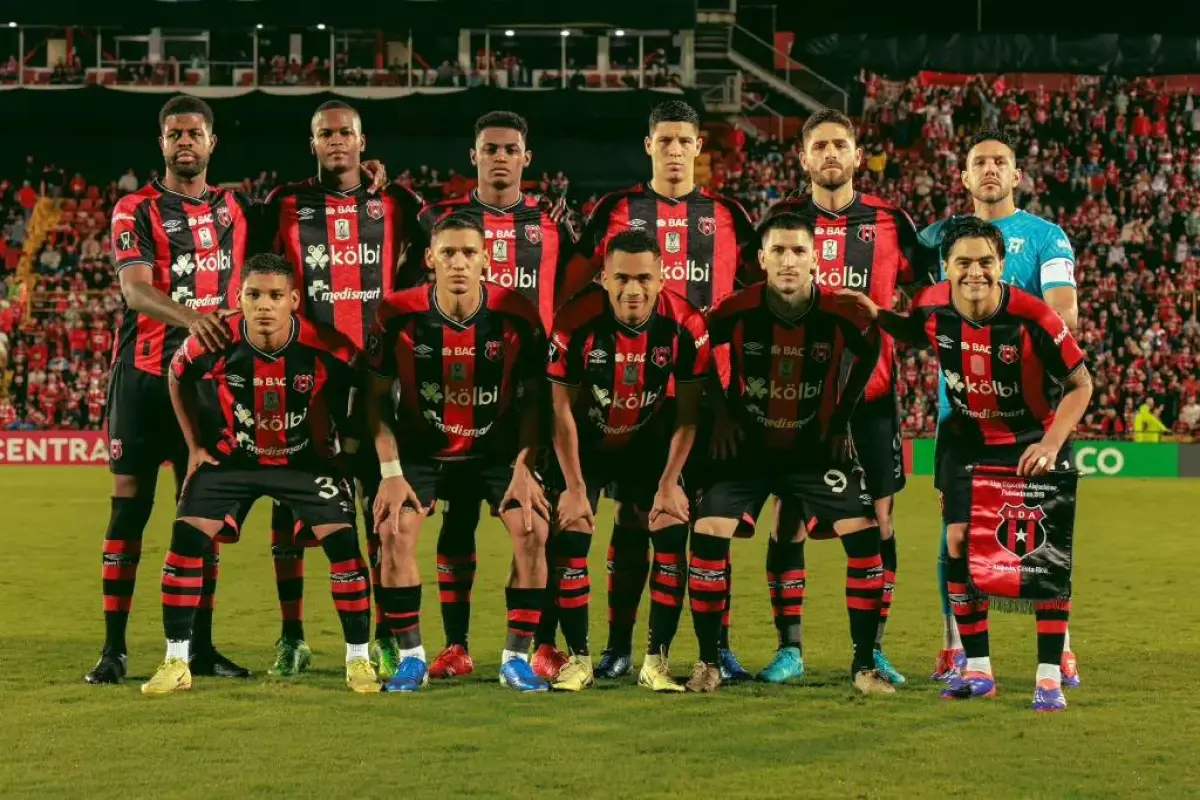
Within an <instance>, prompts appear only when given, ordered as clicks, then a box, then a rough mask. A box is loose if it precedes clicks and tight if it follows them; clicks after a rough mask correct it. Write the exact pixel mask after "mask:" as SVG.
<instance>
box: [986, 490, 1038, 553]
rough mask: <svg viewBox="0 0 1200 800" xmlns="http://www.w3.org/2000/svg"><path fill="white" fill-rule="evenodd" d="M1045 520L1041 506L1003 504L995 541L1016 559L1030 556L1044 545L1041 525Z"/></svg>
mask: <svg viewBox="0 0 1200 800" xmlns="http://www.w3.org/2000/svg"><path fill="white" fill-rule="evenodd" d="M1045 518H1046V512H1045V511H1043V510H1042V507H1041V506H1032V507H1030V506H1027V505H1024V504H1022V505H1019V506H1014V505H1010V504H1008V503H1005V504H1004V506H1003V507H1002V508H1001V509H1000V524H999V525H997V526H996V541H997V542H998V543H999V544H1000V546H1001V547H1003V548H1004V549H1005V550H1007V551H1008V552H1010V553H1012V554H1013V555H1014V556H1016V557H1017V558H1025V557H1026V556H1029V555H1032V554H1033V553H1034V552H1036V551H1037V550H1039V549H1041V548H1042V547H1043V546H1044V545H1045V544H1046V538H1047V537H1046V528H1045V527H1044V526H1043V525H1042V521H1043V520H1044V519H1045Z"/></svg>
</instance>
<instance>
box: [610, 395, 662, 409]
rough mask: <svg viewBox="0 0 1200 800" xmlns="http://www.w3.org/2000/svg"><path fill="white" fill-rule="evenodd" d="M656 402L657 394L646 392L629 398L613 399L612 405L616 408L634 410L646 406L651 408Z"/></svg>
mask: <svg viewBox="0 0 1200 800" xmlns="http://www.w3.org/2000/svg"><path fill="white" fill-rule="evenodd" d="M657 401H658V392H650V391H646V392H642V393H641V394H635V395H632V396H630V397H617V398H614V399H613V401H612V404H613V405H614V406H615V407H617V408H627V409H635V408H645V407H647V406H652V405H654V404H655V403H656V402H657Z"/></svg>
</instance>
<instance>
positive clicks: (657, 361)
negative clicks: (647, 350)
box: [650, 347, 671, 369]
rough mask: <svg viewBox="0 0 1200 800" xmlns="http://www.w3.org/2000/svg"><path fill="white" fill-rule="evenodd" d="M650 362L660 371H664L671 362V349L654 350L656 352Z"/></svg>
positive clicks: (658, 348)
mask: <svg viewBox="0 0 1200 800" xmlns="http://www.w3.org/2000/svg"><path fill="white" fill-rule="evenodd" d="M650 360H651V361H652V362H654V366H656V367H658V368H659V369H663V368H664V367H666V366H667V363H668V362H669V361H670V360H671V348H669V347H656V348H654V351H653V352H652V353H651V354H650Z"/></svg>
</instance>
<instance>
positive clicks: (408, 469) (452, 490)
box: [400, 455, 513, 510]
mask: <svg viewBox="0 0 1200 800" xmlns="http://www.w3.org/2000/svg"><path fill="white" fill-rule="evenodd" d="M400 467H401V468H402V469H403V470H404V479H405V480H406V481H408V485H409V486H411V487H412V488H413V491H414V492H415V493H416V495H417V499H418V500H420V501H421V505H422V506H424V507H425V508H426V509H432V508H433V504H434V501H435V500H443V501H445V500H446V499H447V498H454V499H456V500H459V501H460V502H461V498H462V497H463V494H464V490H470V491H471V492H472V494H473V495H474V496H477V497H478V498H479V499H481V500H486V501H487V502H488V505H490V506H491V507H492V508H494V509H499V507H500V501H501V500H503V499H504V493H505V492H507V491H508V485H509V484H510V483H512V476H513V467H512V461H509V460H501V459H497V458H492V457H489V456H479V457H477V458H468V459H463V460H461V461H441V460H438V459H436V458H421V457H414V458H405V457H404V456H403V455H401V456H400ZM501 510H502V509H501Z"/></svg>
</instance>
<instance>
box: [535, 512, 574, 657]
mask: <svg viewBox="0 0 1200 800" xmlns="http://www.w3.org/2000/svg"><path fill="white" fill-rule="evenodd" d="M556 538H557V534H555V533H553V532H552V533H551V534H550V536H549V537H548V538H547V539H546V563H547V564H548V565H549V566H550V577H549V579H548V580H547V581H546V591H545V593H544V594H543V595H542V618H541V619H539V620H538V626H537V630H536V631H535V632H534V634H533V647H534V649H535V650H536V649H537V648H539V647H541V646H542V645H544V644H548V645H550V646H551V647H554V648H556V649H557V647H558V644H557V640H558V581H557V580H556V579H555V577H554V568H555V563H556V562H557V560H558V556H557V555H556V552H557V551H556V550H555V548H556V547H557V544H556V542H555V539H556ZM565 635H566V634H565V633H564V636H565Z"/></svg>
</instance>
